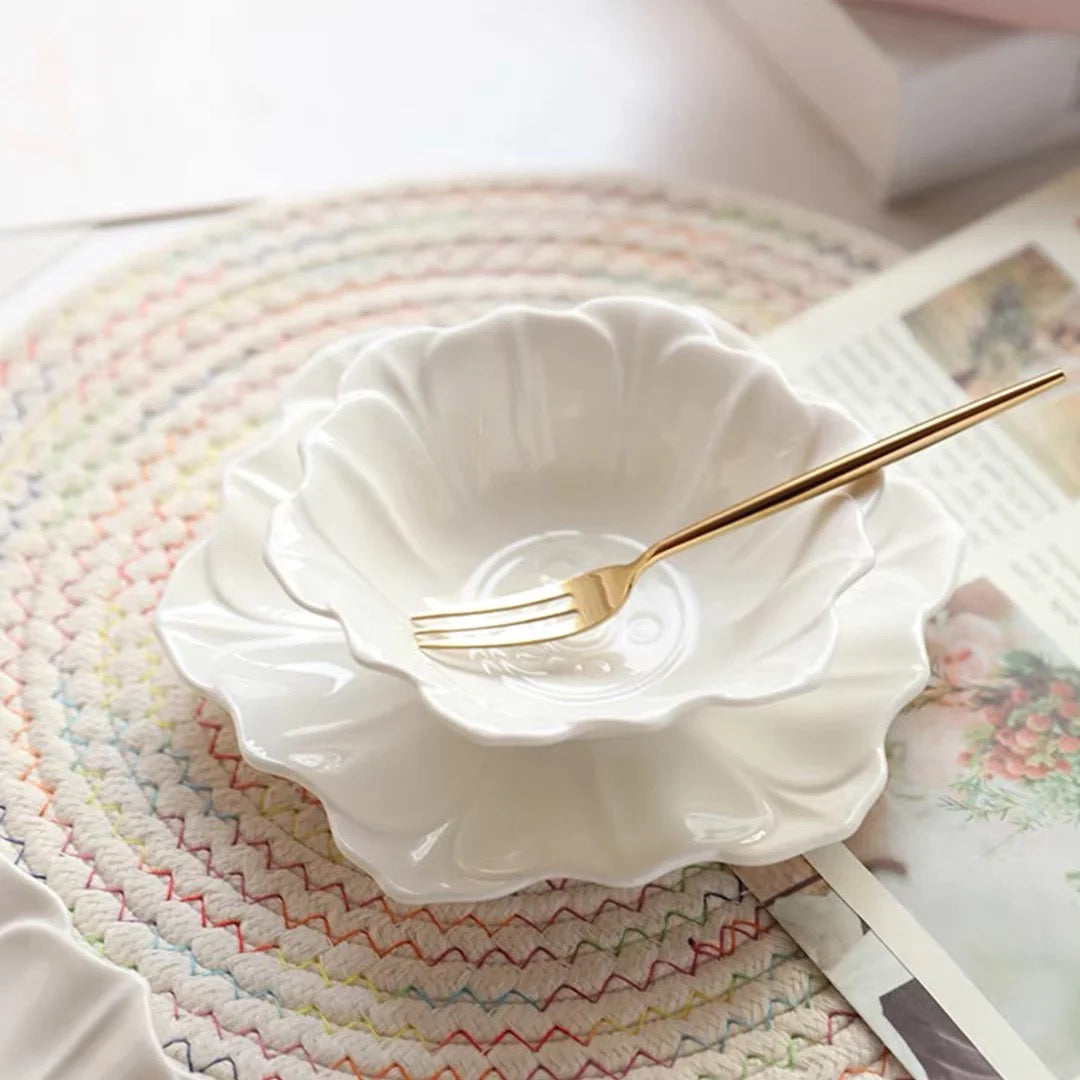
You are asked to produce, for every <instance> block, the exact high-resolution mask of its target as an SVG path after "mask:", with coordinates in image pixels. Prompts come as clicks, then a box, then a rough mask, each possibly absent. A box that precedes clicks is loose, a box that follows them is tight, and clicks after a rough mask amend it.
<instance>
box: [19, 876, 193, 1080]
mask: <svg viewBox="0 0 1080 1080" xmlns="http://www.w3.org/2000/svg"><path fill="white" fill-rule="evenodd" d="M148 998H149V995H148V991H147V988H146V985H145V983H143V982H142V981H141V980H140V979H139V978H138V977H136V976H135V975H134V974H132V973H131V972H129V971H124V970H123V969H121V968H118V967H115V966H114V965H112V964H110V963H107V962H105V961H104V960H99V959H98V958H97V957H96V956H94V955H93V954H91V953H90V952H89V951H87V950H86V949H85V948H82V947H80V946H79V945H78V944H77V943H76V942H75V941H74V940H73V939H72V937H71V927H70V925H69V924H68V915H67V912H66V911H65V910H64V908H63V906H62V905H61V903H60V901H59V900H58V899H57V897H56V896H55V895H54V894H53V893H51V892H50V891H49V890H48V889H47V888H46V887H45V886H44V885H39V884H38V883H37V882H36V881H34V880H33V879H32V878H30V877H28V876H27V875H26V874H24V873H22V872H20V871H19V870H18V869H16V868H15V867H14V866H12V865H11V863H9V862H7V861H6V860H4V859H0V1004H2V1006H3V1014H4V1015H3V1021H2V1022H0V1074H2V1075H3V1076H4V1077H11V1078H12V1080H16V1078H19V1080H23V1078H25V1080H30V1078H33V1080H72V1078H75V1077H77V1078H78V1080H179V1078H180V1077H181V1076H187V1075H189V1074H188V1073H186V1072H183V1071H181V1069H180V1068H179V1067H178V1066H175V1065H173V1063H172V1062H170V1061H169V1060H168V1059H167V1058H166V1057H165V1055H164V1054H163V1053H162V1052H161V1048H160V1047H159V1046H158V1044H157V1040H156V1038H155V1037H154V1030H153V1027H152V1026H151V1023H150V1008H149V1000H148Z"/></svg>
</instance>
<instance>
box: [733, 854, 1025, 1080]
mask: <svg viewBox="0 0 1080 1080" xmlns="http://www.w3.org/2000/svg"><path fill="white" fill-rule="evenodd" d="M738 874H739V877H740V878H741V879H742V881H743V884H744V885H746V887H747V888H748V889H750V891H751V892H752V893H753V894H754V895H755V896H756V897H757V898H758V900H759V901H760V903H761V905H762V906H763V907H764V908H765V909H766V910H767V911H768V912H769V914H770V915H772V916H773V918H775V919H776V921H777V922H778V923H780V925H781V926H783V927H784V929H786V930H787V932H788V933H789V934H790V935H791V936H792V937H793V938H794V939H795V940H796V941H797V942H798V943H799V945H800V946H801V947H802V949H803V951H804V952H805V953H806V955H807V956H809V957H810V959H811V960H813V961H814V963H815V964H817V966H818V967H819V968H821V970H822V972H823V973H824V974H825V975H826V976H827V977H828V979H829V981H830V982H831V983H832V984H833V986H835V987H836V988H837V990H839V991H840V993H841V994H843V995H844V997H845V998H847V1000H848V1002H849V1003H850V1004H851V1005H852V1006H853V1007H854V1008H855V1009H857V1010H858V1012H859V1015H860V1016H861V1017H862V1018H863V1019H864V1020H865V1021H866V1022H867V1023H868V1024H869V1025H870V1026H871V1027H872V1028H873V1029H874V1030H875V1031H876V1032H877V1034H878V1035H879V1037H880V1038H881V1040H882V1041H883V1042H884V1043H885V1044H886V1046H887V1047H888V1048H889V1050H890V1051H891V1052H892V1054H893V1056H894V1057H895V1058H896V1060H897V1062H898V1063H899V1064H900V1065H901V1066H902V1067H903V1069H904V1070H905V1075H907V1076H910V1077H912V1080H950V1078H956V1080H960V1078H963V1080H1000V1077H1001V1073H999V1072H998V1071H997V1070H996V1069H995V1068H994V1067H993V1066H992V1065H990V1063H989V1062H988V1061H987V1060H986V1058H985V1057H984V1056H983V1054H982V1053H980V1051H979V1050H978V1049H977V1048H976V1047H975V1045H974V1044H973V1043H972V1042H971V1040H970V1039H969V1038H968V1037H967V1036H966V1035H965V1034H964V1033H963V1031H962V1030H961V1029H960V1027H959V1026H958V1025H957V1024H956V1023H955V1021H953V1019H952V1018H951V1017H950V1016H949V1015H948V1013H947V1012H946V1010H945V1009H944V1008H943V1007H942V1005H941V1004H940V1003H939V1002H938V1001H937V1000H935V998H934V996H933V994H932V993H931V992H930V991H929V990H928V989H927V988H926V986H925V985H924V984H923V983H922V982H920V981H919V979H918V978H916V977H915V975H913V974H912V972H911V971H910V969H908V968H907V967H905V966H904V964H903V963H902V962H901V961H900V959H899V958H898V957H897V956H896V954H895V953H894V952H893V951H892V950H891V949H890V948H888V947H887V946H886V945H885V943H884V941H883V940H882V938H881V936H880V934H878V933H875V932H874V931H873V930H871V929H870V927H869V926H868V925H867V923H866V922H865V920H864V919H863V918H862V917H861V916H860V915H859V913H858V912H857V911H856V910H855V909H854V908H853V907H851V905H850V904H848V903H847V902H846V901H845V900H844V899H842V898H841V897H840V896H839V894H838V893H836V892H835V891H834V890H833V889H832V888H831V887H830V886H829V884H828V882H827V881H826V880H825V878H823V877H822V875H821V874H820V873H818V871H817V870H816V869H815V868H814V867H813V866H812V865H811V864H810V863H809V862H808V861H807V860H806V859H804V858H795V859H789V860H787V861H786V862H783V863H778V864H776V865H774V866H765V867H742V868H740V869H739V871H738ZM959 985H960V986H961V987H962V988H963V992H965V993H975V994H976V995H977V991H974V990H973V989H972V988H971V986H970V984H969V983H968V982H967V980H966V979H964V978H963V977H962V976H960V977H959ZM984 1007H985V1008H986V1009H987V1010H989V1013H988V1020H987V1023H989V1024H990V1025H996V1026H997V1027H998V1028H1004V1027H1005V1025H1004V1021H1002V1020H1001V1018H1000V1017H998V1016H997V1015H996V1014H994V1013H993V1011H992V1010H991V1007H990V1006H989V1005H988V1004H985V1003H984ZM1005 1034H1006V1035H1010V1034H1011V1033H1010V1032H1009V1031H1008V1029H1007V1028H1005Z"/></svg>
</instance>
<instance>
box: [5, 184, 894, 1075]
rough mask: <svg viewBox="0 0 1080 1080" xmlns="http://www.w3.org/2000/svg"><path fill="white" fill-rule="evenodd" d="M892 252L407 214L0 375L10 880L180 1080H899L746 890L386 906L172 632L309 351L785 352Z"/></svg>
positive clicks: (259, 258)
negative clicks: (181, 579)
mask: <svg viewBox="0 0 1080 1080" xmlns="http://www.w3.org/2000/svg"><path fill="white" fill-rule="evenodd" d="M891 254H892V252H891V249H889V248H887V247H886V246H885V245H883V244H880V243H878V242H876V241H873V240H872V239H869V238H867V237H864V236H862V235H860V234H856V233H853V232H850V231H849V230H847V229H845V228H843V227H841V226H839V225H837V224H835V223H833V222H829V221H826V220H822V219H819V218H817V217H814V216H810V215H807V214H804V213H802V212H799V211H795V210H793V209H791V208H787V207H778V206H775V205H772V204H768V203H761V202H758V201H755V200H748V199H746V198H745V197H741V196H739V197H736V196H727V195H724V194H711V193H701V192H694V191H676V190H671V189H667V188H659V187H653V186H649V185H635V184H626V183H620V182H617V181H611V180H606V179H599V178H597V179H581V180H572V179H566V180H559V181H548V180H542V179H535V178H532V179H521V180H516V181H497V182H485V183H463V184H447V185H439V186H434V185H433V186H422V187H411V188H408V189H406V188H395V189H388V190H384V191H377V192H370V193H361V194H357V195H355V196H347V197H344V198H336V199H332V200H328V201H322V202H315V203H305V204H300V205H293V206H285V207H270V208H262V209H258V210H256V211H254V212H247V213H243V214H238V215H232V216H229V217H226V218H225V219H224V220H223V222H222V223H221V224H219V225H217V226H215V227H213V228H212V229H211V230H210V231H208V232H203V233H198V234H193V235H192V236H191V238H189V239H186V240H184V241H182V242H181V243H179V244H177V245H175V246H173V247H172V248H170V249H169V250H167V251H164V252H160V253H156V254H154V255H152V256H150V257H148V258H146V259H144V260H143V261H141V262H139V263H137V264H135V265H132V266H130V267H129V268H127V269H125V270H124V271H122V272H120V273H119V274H116V275H114V276H112V277H111V278H109V279H107V280H105V281H103V282H102V283H101V284H100V285H98V286H96V287H95V288H93V289H91V290H89V291H86V292H84V293H82V294H81V295H78V296H76V297H74V298H73V299H71V300H70V301H68V302H67V303H66V304H65V305H64V306H62V307H60V308H59V309H58V310H55V311H53V312H51V313H49V314H48V315H47V316H45V317H44V318H42V319H41V320H39V322H38V323H37V324H36V325H35V326H33V327H32V328H30V329H28V330H26V331H25V332H24V333H23V334H22V336H21V337H19V338H18V339H17V340H14V341H11V342H9V343H8V344H7V346H6V348H4V349H2V350H0V388H2V389H0V492H2V502H0V631H2V632H0V697H2V704H0V841H7V842H6V843H3V842H0V852H2V853H3V854H4V855H5V856H7V857H8V858H10V859H13V860H14V861H16V862H17V863H18V864H19V865H20V866H21V867H23V868H24V869H25V870H27V871H28V872H30V873H31V874H33V875H34V876H35V877H38V878H40V879H42V880H43V881H44V882H45V883H46V884H47V885H48V887H49V888H51V889H52V890H53V891H54V892H55V893H57V894H58V895H59V897H60V898H61V899H62V900H63V902H64V903H65V904H66V906H67V908H68V909H69V911H70V912H71V916H72V919H73V922H74V926H75V928H76V931H77V934H78V935H79V936H80V937H81V938H82V939H84V940H85V942H86V944H87V945H88V946H90V947H92V948H93V949H95V950H97V951H98V952H99V953H101V954H102V955H104V956H105V957H107V958H108V959H109V960H111V961H112V962H114V963H116V964H118V965H122V966H124V967H129V968H133V969H135V970H137V971H138V972H139V973H140V975H141V976H142V977H143V978H144V979H145V980H146V982H147V983H148V984H149V987H150V990H151V993H152V1011H153V1017H154V1023H155V1027H156V1031H157V1033H158V1036H159V1038H160V1040H161V1043H162V1045H163V1046H164V1047H165V1048H166V1052H167V1053H168V1054H169V1055H170V1056H172V1057H173V1058H174V1059H176V1060H177V1061H178V1062H180V1063H181V1064H182V1065H184V1066H185V1067H187V1068H189V1069H191V1070H193V1071H195V1072H201V1073H205V1074H207V1075H211V1076H215V1077H228V1078H236V1080H255V1078H259V1080H269V1078H271V1077H278V1078H282V1080H292V1078H301V1080H302V1078H307V1077H312V1076H319V1077H321V1076H331V1075H334V1076H337V1075H342V1076H346V1077H349V1076H355V1077H359V1076H364V1077H396V1078H400V1080H408V1078H418V1077H434V1076H439V1077H441V1076H447V1077H460V1078H462V1080H465V1078H472V1077H480V1076H488V1075H490V1076H494V1077H503V1078H506V1080H516V1078H526V1077H528V1078H531V1077H550V1078H555V1080H572V1078H584V1077H594V1076H615V1077H623V1076H629V1075H631V1074H632V1075H633V1076H635V1077H646V1076H655V1075H659V1073H661V1072H663V1073H664V1074H665V1075H669V1074H670V1073H669V1070H673V1071H674V1072H675V1074H677V1075H680V1076H695V1077H696V1076H709V1077H719V1078H727V1077H751V1076H753V1077H783V1076H789V1075H792V1074H796V1075H802V1076H813V1077H841V1076H843V1077H851V1076H855V1075H857V1074H866V1075H874V1076H897V1075H899V1070H898V1068H897V1067H896V1065H895V1063H893V1062H892V1060H891V1059H889V1058H888V1057H887V1056H886V1055H885V1054H884V1053H883V1051H882V1049H881V1046H880V1044H879V1043H878V1042H877V1040H876V1039H875V1038H874V1037H873V1035H872V1034H871V1033H870V1032H869V1031H868V1030H867V1028H866V1027H865V1026H864V1025H863V1024H862V1022H861V1021H860V1020H858V1019H857V1018H856V1017H855V1016H854V1015H853V1013H852V1011H851V1009H850V1007H849V1006H848V1005H847V1004H846V1003H845V1002H844V1001H843V999H842V998H841V997H840V996H839V995H838V994H837V993H836V992H835V991H834V990H832V989H831V988H830V987H829V985H828V983H827V981H826V980H825V979H824V977H823V976H822V975H821V974H820V973H819V972H818V971H817V970H816V969H815V968H814V967H813V965H812V964H810V962H809V961H808V960H806V958H805V957H803V956H802V955H801V953H800V952H799V951H798V949H797V948H795V947H794V945H793V944H792V942H791V940H790V939H789V938H788V937H787V936H786V935H785V934H784V933H783V932H782V931H780V930H779V929H778V928H777V927H776V926H774V925H773V924H772V923H771V921H770V920H769V918H768V916H767V915H766V914H764V913H763V912H760V911H759V910H758V909H757V906H756V904H755V902H754V900H753V898H752V897H750V896H749V895H747V894H746V892H745V891H744V890H743V889H742V888H741V886H740V884H739V882H738V881H737V879H736V878H735V876H734V875H733V874H732V873H731V872H730V871H728V870H727V869H725V868H723V867H720V866H702V867H694V868H691V869H688V870H686V871H685V872H683V873H680V874H675V875H672V876H669V877H667V878H665V879H663V880H661V881H658V882H656V883H654V884H652V885H649V886H647V887H645V888H642V889H632V890H625V891H621V892H618V891H611V890H606V889H600V888H596V887H593V886H589V885H585V884H580V883H575V882H567V881H551V882H548V883H546V884H544V885H543V886H540V887H535V888H533V889H530V890H528V891H527V892H525V893H522V894H519V895H517V896H514V897H511V898H508V899H506V900H502V901H497V902H491V903H485V904H480V905H476V906H473V907H467V906H461V905H458V906H449V907H432V908H427V907H422V908H419V909H408V908H405V907H403V906H399V905H395V904H393V903H390V902H389V901H387V900H386V899H384V898H383V897H382V896H381V895H380V894H379V892H378V890H377V889H376V888H375V887H374V885H373V884H372V882H371V881H370V879H369V878H367V877H366V876H365V875H364V874H362V873H360V872H359V871H357V870H354V869H353V868H352V867H350V866H349V865H347V864H346V863H344V861H343V860H342V858H341V856H340V855H339V854H338V853H337V852H336V850H335V849H334V847H333V844H332V842H331V839H330V834H329V832H328V829H327V825H326V819H325V817H324V815H323V812H322V810H321V808H320V806H319V805H318V803H317V802H315V800H313V799H312V798H311V797H310V796H308V795H307V794H306V793H305V792H303V791H302V790H299V789H298V788H296V787H295V786H293V785H292V784H290V783H287V782H285V781H283V780H278V779H275V778H274V777H271V776H267V775H263V774H260V773H258V772H256V771H254V770H253V769H251V768H249V767H248V766H247V765H246V764H245V763H244V762H243V761H242V760H241V759H240V757H239V755H238V753H237V749H236V743H235V740H234V738H233V732H232V727H231V724H230V721H229V718H228V717H227V716H226V715H225V714H224V713H223V712H221V711H220V710H219V709H217V708H216V707H213V706H211V705H209V704H206V703H205V702H203V701H201V700H199V699H198V697H197V696H196V695H195V694H193V693H192V692H191V691H189V690H188V689H187V688H186V687H185V686H184V685H183V684H181V682H180V681H179V679H178V678H177V677H176V675H175V674H174V673H173V672H172V670H171V669H170V667H169V665H168V664H167V663H166V661H165V660H164V658H163V656H162V652H161V650H160V648H159V646H158V644H157V641H156V639H155V637H154V635H153V632H152V629H151V613H152V610H153V608H154V605H155V603H156V600H157V597H158V596H159V594H160V591H161V588H162V585H163V582H164V581H165V579H166V577H167V575H168V573H169V570H170V567H171V565H172V564H173V562H174V561H175V559H176V558H177V556H178V555H179V553H180V552H181V551H182V550H183V549H184V548H185V547H186V546H187V545H188V544H189V543H190V542H191V541H192V540H193V539H194V538H196V537H198V536H200V535H202V534H204V533H205V532H206V530H207V528H208V527H209V524H210V521H211V518H212V517H213V513H214V506H215V499H216V495H217V483H218V471H219V465H220V461H221V458H222V455H224V454H226V453H227V452H229V451H231V450H232V449H233V448H235V447H236V446H237V445H238V444H240V443H241V442H242V441H243V440H245V439H247V438H248V437H249V436H251V435H252V434H253V433H254V431H255V430H256V429H257V427H258V426H259V425H260V424H261V423H262V422H263V421H264V420H265V419H267V418H268V417H269V416H270V415H271V413H272V411H273V410H274V409H275V407H276V404H277V402H276V397H275V388H276V387H277V386H278V385H279V383H280V381H281V380H282V378H283V377H284V376H286V375H287V374H288V373H289V372H291V371H293V370H294V369H295V368H296V367H297V365H298V364H300V363H301V362H302V361H303V360H304V359H305V358H306V357H307V356H308V355H309V354H310V353H311V352H312V350H313V349H315V348H316V347H317V346H318V345H320V344H323V343H325V342H326V341H328V340H330V339H332V338H334V337H336V336H338V335H340V334H342V333H345V332H348V331H355V330H358V329H362V328H367V327H373V326H384V325H390V324H402V323H414V322H418V321H435V322H442V323H445V322H449V321H453V320H457V319H461V318H464V317H469V316H473V315H476V314H478V313H480V312H481V311H483V310H485V309H487V308H489V307H491V306H492V305H494V304H497V303H499V302H502V301H505V300H509V299H542V300H547V301H577V300H580V299H584V298H586V297H589V296H594V295H598V294H607V293H613V292H622V293H626V292H636V293H651V294H657V295H661V296H665V297H669V298H672V299H675V300H679V301H682V300H692V301H695V302H698V303H703V304H705V305H708V306H710V307H711V308H713V309H714V310H716V311H717V312H719V313H720V314H722V315H723V316H725V317H726V318H728V319H730V320H732V321H733V322H736V323H738V324H740V325H741V326H743V327H744V328H746V329H748V330H750V331H751V332H759V331H762V330H765V329H767V328H768V327H770V326H772V325H775V324H777V323H778V322H781V321H783V320H784V319H786V318H788V317H789V316H791V315H794V314H795V313H797V312H798V311H800V310H801V309H803V308H805V307H807V306H808V305H810V304H813V303H814V302H816V301H817V300H819V299H821V298H823V297H825V296H827V295H829V294H831V293H833V292H835V291H837V290H839V289H842V288H844V287H845V286H847V285H848V284H850V283H851V282H852V281H854V280H856V279H858V278H860V277H862V276H863V275H865V274H867V273H869V272H872V271H873V270H875V269H876V268H877V267H878V266H879V265H881V264H882V262H884V261H886V260H887V259H888V258H889V257H890V256H891Z"/></svg>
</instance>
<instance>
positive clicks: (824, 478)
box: [635, 368, 1065, 573]
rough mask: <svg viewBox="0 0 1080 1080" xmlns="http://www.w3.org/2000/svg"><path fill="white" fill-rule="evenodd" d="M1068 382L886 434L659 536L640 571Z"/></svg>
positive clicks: (1013, 390) (996, 398) (1052, 380)
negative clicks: (867, 444) (684, 526)
mask: <svg viewBox="0 0 1080 1080" xmlns="http://www.w3.org/2000/svg"><path fill="white" fill-rule="evenodd" d="M1064 381H1065V372H1064V371H1062V370H1061V369H1060V368H1057V369H1055V370H1053V371H1047V372H1044V373H1043V374H1041V375H1036V376H1035V377H1034V378H1032V379H1027V380H1025V381H1024V382H1021V383H1016V384H1015V385H1013V386H1007V387H1005V389H1004V390H997V391H995V392H994V393H992V394H987V395H986V396H985V397H981V398H976V399H975V400H974V401H969V402H967V403H966V404H964V405H961V406H959V407H958V408H956V409H952V410H950V411H949V412H945V413H941V414H939V415H938V416H933V417H931V418H930V419H929V420H924V421H922V422H921V423H919V424H915V425H914V426H913V427H909V428H905V429H904V430H903V431H898V432H896V433H895V434H893V435H889V436H886V437H885V438H884V439H880V440H879V441H878V442H875V443H871V444H870V445H869V446H864V447H862V449H860V450H854V451H852V452H851V453H850V454H845V455H844V456H843V457H839V458H836V459H834V460H833V461H829V462H826V463H825V464H824V465H819V466H817V467H816V468H814V469H811V470H810V471H809V472H805V473H803V474H802V475H801V476H796V477H794V478H792V479H791V480H785V481H784V482H783V483H782V484H777V485H776V486H775V487H771V488H769V489H768V490H767V491H763V492H761V493H760V494H758V495H752V496H751V497H750V498H748V499H743V501H742V502H738V503H736V504H735V505H734V506H729V507H728V508H727V509H726V510H721V511H720V512H719V513H716V514H713V515H712V516H710V517H707V518H703V519H702V520H701V521H698V522H696V523H695V524H693V525H688V526H687V527H686V528H684V529H680V530H679V531H678V532H675V533H672V534H671V535H670V536H665V537H664V538H663V539H662V540H658V541H657V542H656V543H655V544H653V545H652V547H650V548H648V549H646V550H645V551H643V552H642V553H641V555H640V556H639V557H638V560H637V562H636V564H635V567H636V570H637V572H638V573H640V572H641V571H642V570H644V569H645V567H647V566H649V565H650V564H652V563H654V562H656V561H657V560H658V559H665V558H667V557H668V556H669V555H674V554H675V553H676V552H679V551H683V550H685V549H686V548H688V547H691V546H693V545H694V544H698V543H700V542H701V541H702V540H709V539H711V538H712V537H714V536H719V535H720V533H723V532H727V531H728V530H729V529H732V528H735V527H736V526H738V525H749V524H750V523H751V522H752V521H760V520H761V519H762V518H765V517H768V516H769V515H771V514H775V513H777V512H778V511H780V510H786V509H787V508H788V507H789V506H796V505H798V504H799V503H802V502H806V500H807V499H813V498H815V497H816V496H818V495H824V494H825V493H826V492H828V491H833V490H835V489H836V488H838V487H843V486H844V485H845V484H850V483H851V482H852V481H854V480H859V479H861V478H862V477H864V476H867V475H869V474H870V473H872V472H876V471H877V470H878V469H881V468H884V467H885V466H886V465H891V464H892V463H893V462H894V461H899V460H900V459H901V458H905V457H907V456H908V455H909V454H914V453H917V452H918V451H919V450H924V449H925V448H926V447H928V446H933V445H934V443H938V442H941V441H942V440H943V439H947V438H949V437H950V436H951V435H956V434H957V433H958V432H961V431H963V430H964V429H965V428H969V427H971V426H972V425H974V424H978V423H980V422H981V421H983V420H987V419H989V418H990V417H991V416H994V415H996V414H997V413H1000V412H1004V411H1005V410H1006V409H1011V408H1012V407H1013V406H1014V405H1019V404H1020V403H1021V402H1022V401H1026V400H1027V399H1028V398H1030V397H1034V396H1035V395H1036V394H1040V393H1042V392H1043V391H1044V390H1048V389H1050V387H1052V386H1056V385H1058V383H1061V382H1064Z"/></svg>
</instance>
